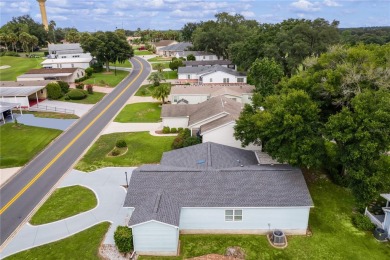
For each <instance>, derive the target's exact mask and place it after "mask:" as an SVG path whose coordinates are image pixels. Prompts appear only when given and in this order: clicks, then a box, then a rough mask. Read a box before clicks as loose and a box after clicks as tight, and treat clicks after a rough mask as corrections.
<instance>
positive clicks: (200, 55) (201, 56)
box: [175, 51, 219, 61]
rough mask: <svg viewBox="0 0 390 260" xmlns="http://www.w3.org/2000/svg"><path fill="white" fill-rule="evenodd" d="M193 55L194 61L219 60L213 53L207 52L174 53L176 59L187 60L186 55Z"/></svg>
mask: <svg viewBox="0 0 390 260" xmlns="http://www.w3.org/2000/svg"><path fill="white" fill-rule="evenodd" d="M190 54H192V55H194V56H195V60H196V61H211V60H219V59H218V56H217V55H215V54H214V53H211V52H207V51H184V52H178V53H176V55H175V57H176V58H180V57H183V58H187V56H188V55H190Z"/></svg>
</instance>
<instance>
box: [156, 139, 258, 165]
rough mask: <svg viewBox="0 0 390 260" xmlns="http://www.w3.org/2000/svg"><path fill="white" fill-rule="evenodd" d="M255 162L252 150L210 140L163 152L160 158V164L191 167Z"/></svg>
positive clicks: (253, 163)
mask: <svg viewBox="0 0 390 260" xmlns="http://www.w3.org/2000/svg"><path fill="white" fill-rule="evenodd" d="M257 163H258V161H257V159H256V155H255V153H254V152H253V151H248V150H243V149H239V148H235V147H230V146H226V145H221V144H216V143H211V142H207V143H202V144H197V145H194V146H190V147H186V148H183V149H178V150H173V151H170V152H165V153H164V154H163V156H162V159H161V165H162V166H175V167H184V168H191V169H224V168H230V167H236V166H240V165H244V166H245V165H256V164H257Z"/></svg>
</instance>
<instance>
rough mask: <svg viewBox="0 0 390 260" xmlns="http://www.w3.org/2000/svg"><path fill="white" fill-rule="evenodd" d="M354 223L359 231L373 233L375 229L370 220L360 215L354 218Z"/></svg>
mask: <svg viewBox="0 0 390 260" xmlns="http://www.w3.org/2000/svg"><path fill="white" fill-rule="evenodd" d="M352 223H353V225H354V226H355V227H356V228H357V229H360V230H363V231H371V230H373V229H374V228H375V225H374V224H372V223H371V221H370V219H369V218H368V217H367V216H364V215H362V214H360V213H358V214H355V215H353V216H352Z"/></svg>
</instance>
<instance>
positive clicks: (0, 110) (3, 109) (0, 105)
mask: <svg viewBox="0 0 390 260" xmlns="http://www.w3.org/2000/svg"><path fill="white" fill-rule="evenodd" d="M13 108H19V111H20V114H22V108H21V106H20V104H19V103H8V102H0V114H1V116H0V121H3V124H5V116H4V113H7V112H8V111H9V112H10V114H11V118H12V120H14V115H13V113H12V109H13Z"/></svg>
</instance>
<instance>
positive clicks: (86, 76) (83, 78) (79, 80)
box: [74, 75, 89, 83]
mask: <svg viewBox="0 0 390 260" xmlns="http://www.w3.org/2000/svg"><path fill="white" fill-rule="evenodd" d="M87 79H89V77H88V75H85V76H84V77H81V78H79V79H76V80H75V81H74V82H75V83H78V82H82V81H84V80H87Z"/></svg>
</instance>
